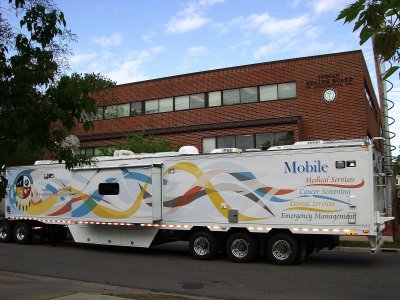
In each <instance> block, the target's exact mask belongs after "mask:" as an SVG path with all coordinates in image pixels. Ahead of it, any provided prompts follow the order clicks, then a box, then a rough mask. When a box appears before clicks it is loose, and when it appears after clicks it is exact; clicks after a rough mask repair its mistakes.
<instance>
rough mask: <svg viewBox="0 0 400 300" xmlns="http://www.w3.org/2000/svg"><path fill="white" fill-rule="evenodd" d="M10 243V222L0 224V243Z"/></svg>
mask: <svg viewBox="0 0 400 300" xmlns="http://www.w3.org/2000/svg"><path fill="white" fill-rule="evenodd" d="M11 241H12V226H11V223H10V222H7V221H1V222H0V242H1V243H9V242H11Z"/></svg>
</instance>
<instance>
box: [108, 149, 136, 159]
mask: <svg viewBox="0 0 400 300" xmlns="http://www.w3.org/2000/svg"><path fill="white" fill-rule="evenodd" d="M130 155H135V153H133V152H132V151H130V150H115V151H114V155H113V156H114V157H121V156H130Z"/></svg>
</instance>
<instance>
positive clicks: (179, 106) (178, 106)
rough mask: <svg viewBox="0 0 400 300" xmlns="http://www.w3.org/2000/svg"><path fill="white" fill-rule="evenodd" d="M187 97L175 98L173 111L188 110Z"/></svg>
mask: <svg viewBox="0 0 400 300" xmlns="http://www.w3.org/2000/svg"><path fill="white" fill-rule="evenodd" d="M189 107H190V106H189V96H179V97H175V110H184V109H189Z"/></svg>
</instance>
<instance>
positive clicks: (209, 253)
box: [189, 231, 218, 260]
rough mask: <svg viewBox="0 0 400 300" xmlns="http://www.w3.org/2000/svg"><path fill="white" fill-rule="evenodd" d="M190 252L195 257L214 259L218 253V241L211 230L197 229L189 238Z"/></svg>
mask: <svg viewBox="0 0 400 300" xmlns="http://www.w3.org/2000/svg"><path fill="white" fill-rule="evenodd" d="M189 248H190V254H191V255H192V256H193V258H195V259H200V260H210V259H214V258H215V257H216V256H217V253H218V241H217V239H216V237H215V235H213V234H212V233H211V232H208V231H199V232H196V233H194V234H193V235H192V236H191V237H190V239H189Z"/></svg>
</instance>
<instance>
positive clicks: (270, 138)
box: [256, 133, 275, 150]
mask: <svg viewBox="0 0 400 300" xmlns="http://www.w3.org/2000/svg"><path fill="white" fill-rule="evenodd" d="M274 145H275V134H274V133H260V134H256V148H258V149H262V150H267V149H268V148H269V147H272V146H274Z"/></svg>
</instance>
